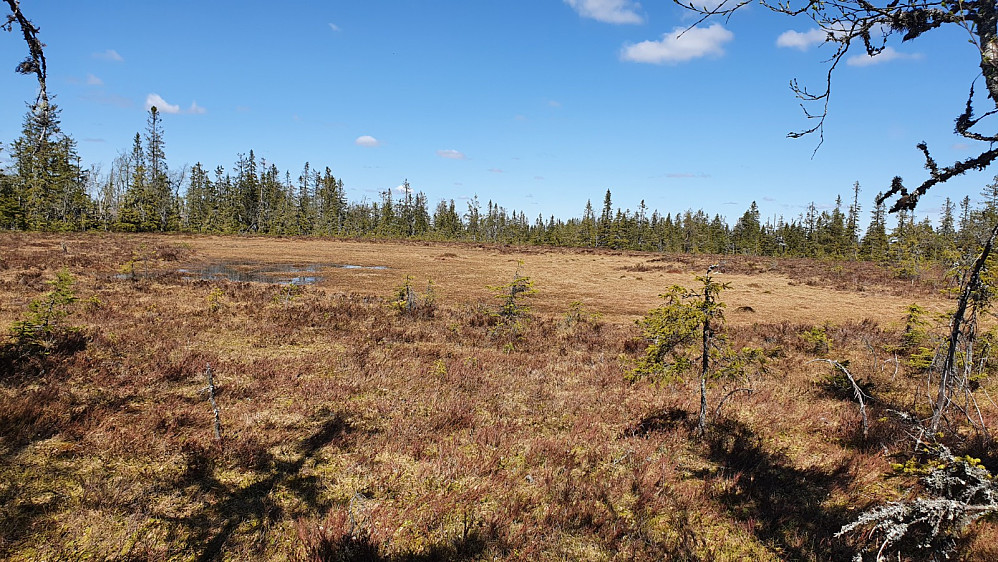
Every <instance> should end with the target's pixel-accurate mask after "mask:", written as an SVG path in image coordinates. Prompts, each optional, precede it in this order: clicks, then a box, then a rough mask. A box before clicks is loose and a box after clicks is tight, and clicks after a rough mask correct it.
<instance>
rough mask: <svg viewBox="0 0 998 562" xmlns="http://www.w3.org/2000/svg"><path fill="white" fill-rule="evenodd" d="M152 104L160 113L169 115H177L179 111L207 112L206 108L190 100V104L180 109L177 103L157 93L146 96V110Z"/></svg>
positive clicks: (193, 113)
mask: <svg viewBox="0 0 998 562" xmlns="http://www.w3.org/2000/svg"><path fill="white" fill-rule="evenodd" d="M153 106H156V110H157V111H159V112H160V113H169V114H171V115H177V114H180V113H190V114H192V115H202V114H204V113H207V112H208V110H206V109H205V108H203V107H201V106H200V105H198V104H197V102H191V106H190V107H189V108H187V109H180V106H179V105H176V104H173V103H170V102H168V101H166V100H165V99H163V96H161V95H159V94H149V95H148V96H146V110H147V111H148V110H149V109H150V108H152V107H153Z"/></svg>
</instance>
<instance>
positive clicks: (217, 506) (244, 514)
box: [160, 413, 354, 561]
mask: <svg viewBox="0 0 998 562" xmlns="http://www.w3.org/2000/svg"><path fill="white" fill-rule="evenodd" d="M323 416H324V417H325V418H326V419H325V420H323V421H322V422H321V423H320V426H319V428H318V429H317V430H316V431H315V432H314V433H313V434H311V435H310V436H308V437H306V438H305V439H304V440H303V441H302V442H301V445H300V448H299V454H298V455H297V456H296V457H295V458H294V460H291V461H287V460H283V459H278V458H275V457H274V456H273V455H271V454H270V453H268V452H266V451H254V454H255V455H256V456H257V458H255V459H254V460H253V464H254V465H255V466H257V467H266V476H265V477H264V478H262V479H259V480H256V481H254V482H252V483H250V484H248V485H244V486H239V485H231V484H226V483H224V482H221V481H219V480H218V479H217V478H216V477H215V470H214V468H215V457H216V456H217V453H215V452H213V451H211V450H205V449H192V450H190V451H189V452H188V463H187V470H186V471H185V472H184V474H183V475H181V477H180V478H179V479H178V481H177V482H175V485H176V486H177V487H185V486H187V485H191V484H193V485H196V486H197V487H198V488H199V489H200V490H201V492H203V493H204V494H206V495H208V496H214V497H217V498H220V499H219V501H217V502H216V503H209V507H207V508H206V509H205V510H203V511H201V512H200V513H198V514H196V515H193V516H190V517H183V518H178V517H169V516H160V517H161V518H162V519H163V520H165V521H168V522H170V523H172V524H174V525H176V526H178V527H182V528H185V529H186V531H187V533H188V538H187V540H186V543H187V544H186V546H185V547H183V550H184V551H186V552H187V553H189V554H190V555H191V557H192V558H193V559H195V560H201V561H207V560H214V559H216V558H218V557H219V556H220V555H221V554H222V553H223V551H224V548H225V545H226V544H227V543H228V541H229V539H230V538H231V537H232V535H233V533H235V532H236V530H237V529H239V528H240V527H244V526H245V525H246V524H247V523H248V524H249V526H250V528H251V531H260V530H263V529H266V528H267V526H268V525H270V524H272V523H276V522H277V521H279V520H280V519H281V518H282V517H283V516H284V510H283V508H282V507H281V506H280V505H279V504H278V502H277V501H276V500H275V499H274V498H273V492H274V491H275V488H277V487H279V486H280V487H284V488H286V489H287V490H289V491H291V492H292V493H293V494H295V496H297V497H298V498H299V499H300V500H301V501H302V502H303V503H304V504H305V506H306V508H307V509H308V510H311V511H323V510H328V509H329V506H328V505H326V504H324V503H323V502H321V501H319V500H318V498H319V490H318V479H316V478H314V477H311V476H302V475H301V471H302V468H303V467H304V466H305V464H306V463H307V462H308V461H309V460H310V459H312V458H313V457H314V456H315V455H316V454H317V453H318V452H319V450H320V449H322V448H323V447H325V446H326V445H330V444H338V445H341V446H342V445H345V443H346V440H347V438H348V436H349V435H350V434H351V433H352V432H353V431H354V428H353V426H352V425H351V424H350V422H349V421H347V420H346V419H344V418H343V417H342V416H341V415H340V414H338V413H337V414H332V415H329V414H328V413H327V414H323Z"/></svg>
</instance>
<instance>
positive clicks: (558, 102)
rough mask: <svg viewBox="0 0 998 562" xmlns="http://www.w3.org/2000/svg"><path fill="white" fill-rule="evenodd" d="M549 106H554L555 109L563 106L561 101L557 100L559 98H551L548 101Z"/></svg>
mask: <svg viewBox="0 0 998 562" xmlns="http://www.w3.org/2000/svg"><path fill="white" fill-rule="evenodd" d="M548 107H553V108H555V109H558V108H560V107H561V102H560V101H557V100H549V101H548Z"/></svg>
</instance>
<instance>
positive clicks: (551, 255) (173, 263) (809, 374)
mask: <svg viewBox="0 0 998 562" xmlns="http://www.w3.org/2000/svg"><path fill="white" fill-rule="evenodd" d="M0 248H2V254H0V291H2V293H3V296H4V298H3V299H2V301H0V322H2V323H3V326H7V325H9V324H10V323H11V322H13V321H15V320H17V319H19V318H21V317H23V314H24V311H25V307H26V305H27V303H28V302H29V301H30V300H31V299H33V298H37V297H38V296H39V295H40V294H42V293H43V292H44V291H45V290H47V285H46V284H45V282H46V281H47V280H49V279H51V278H53V277H54V273H55V271H56V270H58V269H59V268H61V267H67V268H68V269H69V270H70V271H71V272H72V273H73V275H74V276H76V278H77V284H76V291H77V294H78V296H79V297H81V300H80V302H79V303H78V304H77V305H76V308H75V311H74V314H73V315H72V316H70V317H69V319H68V321H67V322H68V323H70V324H72V325H75V326H79V327H80V328H81V330H82V333H83V335H84V336H85V339H84V341H83V343H82V345H71V346H65V347H63V348H59V349H57V350H56V351H55V352H53V353H51V354H49V355H47V356H43V357H20V356H16V355H6V356H5V359H6V360H7V361H9V362H10V364H11V365H12V366H13V368H12V369H11V370H10V372H8V373H7V374H6V375H4V376H3V377H2V379H0V557H5V558H9V559H14V560H34V559H62V558H75V557H84V558H97V559H119V560H126V559H127V560H133V559H153V560H162V559H184V560H186V559H199V560H207V559H216V558H217V559H232V560H243V559H256V558H266V559H289V560H340V559H347V560H438V559H461V560H477V559H490V560H491V559H509V560H563V559H570V560H615V559H634V560H663V559H682V560H741V559H753V560H755V559H758V560H783V559H795V560H838V559H844V558H848V552H847V549H848V546H849V545H848V544H846V543H844V542H841V541H837V540H834V539H833V538H832V535H833V534H834V532H835V531H836V530H837V529H838V528H839V527H840V526H841V525H842V524H843V523H844V522H846V521H848V520H849V519H850V517H851V516H852V515H854V514H855V513H856V510H857V509H858V508H862V507H864V506H866V505H868V504H869V503H871V502H874V501H879V500H884V499H894V498H897V497H901V495H902V494H903V493H904V490H905V489H906V488H907V487H909V486H910V484H911V483H912V481H911V480H910V479H904V478H885V477H884V475H885V474H888V473H889V472H890V468H889V462H890V461H891V460H892V459H891V457H890V456H889V455H888V454H885V451H886V452H887V453H903V452H904V451H905V450H906V447H907V445H906V443H905V442H904V440H903V439H901V438H900V437H899V436H900V435H901V434H902V429H903V428H900V427H898V426H897V424H896V423H894V422H892V421H891V420H890V419H889V415H888V414H887V412H886V408H887V407H888V406H897V407H904V408H907V407H910V403H911V402H912V397H913V396H915V389H916V388H917V383H918V379H917V378H916V377H915V376H913V375H909V374H908V373H906V372H905V370H904V369H903V368H902V369H901V370H900V372H899V373H898V374H897V375H895V374H894V368H893V365H890V364H885V363H884V359H886V358H888V357H889V356H890V355H889V354H888V353H886V351H885V349H886V348H887V347H888V346H891V345H896V344H897V343H898V341H899V334H898V330H899V327H900V326H901V325H902V319H903V314H904V312H903V311H904V307H905V306H906V305H907V304H910V303H911V302H912V301H917V302H919V303H920V304H922V305H923V306H926V307H928V308H930V309H932V310H937V311H941V310H944V309H945V308H946V302H945V301H943V300H942V298H941V297H939V296H937V294H938V293H937V292H936V289H937V288H938V287H939V286H941V281H939V278H940V276H938V275H936V276H935V277H927V278H926V279H924V280H922V281H920V282H919V283H918V284H916V285H914V286H913V285H910V284H908V285H906V286H905V287H903V288H902V289H901V290H899V289H898V286H897V285H896V283H894V282H893V281H891V280H890V278H889V272H886V271H885V270H881V269H878V268H877V267H876V266H870V265H868V264H858V265H857V264H849V263H821V262H806V261H803V260H797V261H794V262H783V261H781V260H765V261H759V260H749V259H737V260H732V259H729V260H727V262H726V264H725V267H726V270H727V271H726V272H725V273H723V274H722V275H720V276H719V279H720V280H724V281H727V282H729V283H730V284H731V288H730V289H728V290H727V291H725V292H724V293H723V294H722V298H723V299H724V300H725V301H726V302H727V304H728V314H727V316H728V320H729V326H730V328H731V333H730V335H731V339H732V343H733V345H734V346H735V347H736V348H741V347H745V346H751V347H758V348H761V349H762V350H763V351H764V353H765V355H766V357H767V361H766V364H765V367H764V369H763V370H762V371H761V372H760V373H758V374H756V375H754V380H753V381H752V386H753V387H754V389H755V391H754V392H753V393H752V394H751V395H745V396H738V397H736V398H733V399H731V400H729V401H728V402H727V403H726V404H725V406H724V410H723V412H722V416H721V418H720V419H718V420H716V422H717V423H716V424H715V425H714V429H713V430H712V431H711V433H710V435H709V436H708V437H707V439H705V440H703V441H698V440H696V439H694V438H692V433H693V427H694V425H695V412H696V407H697V403H696V401H697V397H696V395H695V391H694V388H693V386H692V385H690V384H684V383H676V384H670V385H655V384H651V383H647V382H638V383H629V382H627V381H626V380H625V377H624V374H625V372H626V371H627V369H628V367H629V364H630V363H629V362H630V361H632V360H634V359H635V358H636V357H637V356H638V355H639V354H640V353H641V351H642V350H643V347H644V345H645V343H644V342H643V341H641V339H640V337H639V336H640V334H639V332H638V330H637V328H636V327H635V326H634V323H633V320H634V319H636V318H638V317H640V316H641V315H642V314H643V313H644V312H646V311H647V310H648V309H650V308H652V307H654V306H656V305H657V304H658V298H657V295H658V293H660V292H662V291H663V290H664V289H665V288H667V287H668V286H669V285H672V284H683V285H687V286H692V285H694V284H695V281H694V279H693V277H694V276H695V275H697V274H699V273H701V272H702V271H703V270H705V269H706V265H708V264H709V263H712V262H713V260H712V259H711V258H710V257H697V258H691V257H687V256H675V257H662V256H658V255H652V254H640V253H620V252H616V253H614V252H583V251H569V250H559V249H538V248H530V249H515V248H501V247H491V246H476V245H468V244H422V243H380V242H378V243H375V242H353V241H331V240H298V239H293V240H292V239H266V238H240V237H210V238H208V237H190V236H118V235H68V236H65V237H62V236H56V235H28V234H3V235H0ZM220 261H239V262H242V263H246V262H259V263H264V264H298V265H302V264H327V265H332V264H352V265H362V266H387V267H388V268H389V269H384V270H379V269H342V268H335V267H326V268H323V269H322V270H321V271H319V272H317V273H316V274H317V275H321V276H322V277H323V279H322V281H320V282H319V283H318V284H316V285H312V286H307V287H304V288H302V289H301V290H300V291H296V292H294V293H293V294H288V293H283V292H282V286H280V285H272V284H262V283H236V282H229V281H220V280H187V279H184V275H183V274H182V273H178V269H181V268H185V269H189V268H192V267H194V266H196V265H198V264H204V263H215V262H220ZM521 261H522V265H520V266H519V268H520V272H521V274H524V275H528V276H530V277H531V278H532V279H533V280H534V282H535V285H536V287H537V288H538V289H539V293H538V294H537V296H536V297H534V298H532V299H531V301H532V302H531V305H532V307H533V317H532V318H531V319H530V321H529V322H525V323H524V324H523V326H522V328H521V332H520V333H519V335H517V334H516V333H515V332H511V331H503V330H497V329H496V328H497V326H496V325H495V324H496V321H495V319H494V318H493V317H492V316H490V315H489V314H488V310H490V309H494V307H495V306H496V305H497V304H498V301H497V300H496V299H495V298H494V297H493V296H492V293H491V291H490V290H489V289H487V286H495V285H501V284H504V283H507V282H509V281H510V280H511V279H512V277H513V274H514V272H515V271H516V269H517V267H518V262H521ZM129 262H132V265H129ZM133 265H134V267H133ZM123 267H125V268H126V269H128V270H129V271H131V270H133V269H134V270H136V271H138V272H139V274H137V275H136V276H135V278H134V279H132V278H131V277H130V276H127V275H126V276H124V277H119V276H117V275H118V274H120V273H121V272H122V268H123ZM406 275H411V276H412V277H413V278H414V286H415V287H417V288H421V287H422V286H423V284H424V283H425V282H426V281H427V280H429V279H432V280H433V281H434V283H435V286H436V291H437V305H438V308H437V311H436V313H435V314H434V315H433V316H432V317H428V318H407V317H402V316H399V315H397V314H395V313H394V312H393V311H391V309H390V308H389V307H388V306H387V304H386V303H385V299H386V298H387V297H388V296H389V295H390V294H391V293H392V290H393V288H394V287H396V286H398V285H399V284H400V283H401V282H402V280H403V279H404V277H405V276H406ZM860 289H861V290H860ZM574 301H580V302H582V303H583V305H584V311H587V312H589V313H598V317H597V316H593V315H590V314H582V315H574V316H572V315H566V313H567V312H569V311H570V304H571V303H572V302H574ZM815 327H817V328H818V329H820V330H822V331H823V333H825V334H826V335H827V337H828V339H829V341H830V343H831V348H830V351H829V352H828V353H829V354H830V355H832V356H833V357H834V358H836V359H843V360H844V359H849V360H851V361H852V363H851V365H852V366H853V370H854V373H855V374H857V375H858V376H861V377H862V378H864V379H867V380H870V381H873V382H874V383H875V384H876V387H875V388H876V395H877V396H878V398H879V400H880V401H879V402H877V403H875V404H874V405H873V406H872V409H873V431H872V432H871V435H870V437H869V438H867V439H866V440H863V439H862V437H861V434H860V430H859V427H860V424H859V417H858V411H857V408H856V405H855V404H854V403H852V402H851V401H850V400H848V399H843V398H842V397H841V396H838V395H836V394H835V393H834V392H830V391H829V389H828V388H827V387H826V385H825V384H824V380H825V378H826V376H827V374H828V372H829V371H828V369H827V366H823V365H819V364H808V363H807V361H808V360H809V359H812V358H814V357H815V356H816V355H815V350H814V348H813V345H814V344H813V341H810V340H808V339H807V338H805V337H803V336H802V335H801V334H803V333H804V332H806V331H808V330H811V329H812V328H815ZM8 347H9V342H8ZM871 350H873V353H871ZM902 359H903V358H902ZM209 363H210V364H211V366H212V369H213V371H214V372H215V374H216V379H215V380H216V384H217V385H218V393H217V401H218V403H219V406H220V408H221V421H222V427H223V434H224V436H223V441H222V442H221V443H218V442H215V441H214V439H213V438H212V431H211V420H212V417H211V409H210V406H209V405H208V402H207V401H206V397H205V395H204V393H203V392H202V390H203V388H204V386H205V384H206V383H205V380H204V370H205V366H206V365H207V364H209ZM740 384H741V383H740ZM989 384H990V383H989ZM992 386H993V385H992ZM729 388H732V386H726V384H725V383H718V384H717V385H716V386H715V387H714V389H713V390H712V396H711V400H712V401H714V402H715V403H716V401H717V400H718V399H719V398H720V396H721V395H722V394H723V393H724V392H726V391H727V390H728V389H729ZM990 390H991V391H994V388H991V389H990ZM918 404H923V401H919V402H918ZM986 415H987V416H989V419H993V417H994V415H995V412H994V411H991V410H989V411H988V412H986ZM981 452H983V453H985V454H987V453H988V451H987V450H984V451H978V454H980V453H981ZM988 462H990V461H988ZM983 529H984V530H983V531H982V534H981V536H982V537H989V536H993V534H994V532H995V531H994V529H993V528H991V527H984V528H983ZM989 549H992V547H991V546H990V545H989V543H988V542H987V541H984V540H978V541H976V542H974V543H973V546H972V550H971V556H977V558H978V559H986V554H987V553H988V552H991V550H989Z"/></svg>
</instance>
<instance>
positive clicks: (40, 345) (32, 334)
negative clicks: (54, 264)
mask: <svg viewBox="0 0 998 562" xmlns="http://www.w3.org/2000/svg"><path fill="white" fill-rule="evenodd" d="M73 283H74V280H73V276H72V275H71V274H70V273H69V271H67V270H65V269H63V270H60V271H59V272H58V273H56V278H55V279H53V280H52V281H49V282H48V284H49V286H51V287H52V290H51V291H49V292H48V293H45V294H44V295H43V296H42V297H40V298H37V299H35V300H33V301H31V303H29V304H28V316H27V318H25V319H24V320H19V321H17V322H14V323H13V324H12V325H11V327H10V331H11V334H12V335H13V336H14V340H15V345H16V346H17V347H18V348H20V349H21V350H22V351H26V352H41V353H47V352H48V351H49V350H50V349H51V348H52V347H53V346H54V345H55V343H56V340H57V339H58V337H59V336H61V335H65V334H67V333H68V332H72V331H73V329H72V328H69V327H66V326H64V325H63V322H62V321H63V319H65V318H66V317H67V316H69V314H70V307H71V305H72V304H73V303H75V302H76V301H77V297H76V293H75V292H74V291H73Z"/></svg>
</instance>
